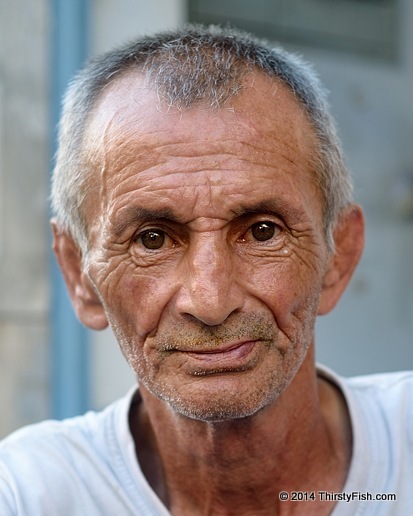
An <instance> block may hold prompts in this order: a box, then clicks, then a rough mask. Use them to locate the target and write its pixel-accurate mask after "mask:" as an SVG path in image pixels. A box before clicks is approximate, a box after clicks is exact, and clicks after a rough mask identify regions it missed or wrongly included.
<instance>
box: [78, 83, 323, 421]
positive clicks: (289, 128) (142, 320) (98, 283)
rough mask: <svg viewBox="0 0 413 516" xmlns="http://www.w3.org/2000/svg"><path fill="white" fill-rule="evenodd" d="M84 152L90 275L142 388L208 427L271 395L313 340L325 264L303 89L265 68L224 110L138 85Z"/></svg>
mask: <svg viewBox="0 0 413 516" xmlns="http://www.w3.org/2000/svg"><path fill="white" fill-rule="evenodd" d="M85 147H86V148H87V149H88V152H89V159H90V162H91V163H92V164H93V167H94V170H95V177H94V179H93V181H92V184H91V185H90V190H89V191H90V192H92V193H90V194H89V197H88V199H87V201H86V204H85V207H84V209H85V214H86V218H87V220H88V222H89V235H90V243H91V251H90V253H89V255H88V259H87V265H86V267H87V271H88V274H89V275H90V278H91V280H92V281H93V283H94V285H95V287H96V289H97V291H98V292H99V295H100V298H101V300H102V303H103V305H104V307H105V310H106V313H107V317H108V319H109V321H110V323H111V326H112V328H113V330H114V333H115V335H116V337H117V339H118V341H119V343H120V345H121V347H122V350H123V353H124V354H125V356H126V358H127V360H128V361H129V363H130V365H131V366H132V367H133V369H134V370H135V372H136V374H137V376H138V378H139V381H140V382H141V384H142V385H144V386H145V388H146V389H147V390H149V391H150V392H151V393H152V394H154V395H155V396H156V397H158V398H161V399H162V400H164V401H166V402H167V403H169V404H170V406H171V407H172V408H173V409H174V410H176V411H177V412H179V413H182V414H185V415H187V416H189V417H194V418H199V419H203V420H221V419H229V418H235V417H244V416H248V415H251V414H254V413H256V412H257V411H258V410H260V409H261V408H263V407H265V406H266V405H268V404H269V403H271V402H272V401H274V400H275V399H276V398H277V397H278V395H279V394H280V393H281V392H283V391H284V390H285V388H286V387H287V386H288V385H289V383H290V381H291V380H292V378H293V377H294V375H295V373H296V372H297V370H298V369H299V367H300V365H301V364H302V363H303V360H304V359H305V357H306V352H307V349H308V347H309V346H310V344H311V343H312V339H313V325H314V319H315V315H316V313H317V309H318V301H319V294H320V290H321V284H322V277H323V274H324V271H325V267H326V263H327V258H328V253H327V247H326V243H325V239H324V234H323V223H322V204H321V198H320V194H319V192H318V191H317V189H316V187H315V186H314V174H313V172H312V170H311V166H310V161H311V157H312V156H314V148H315V143H314V137H313V133H312V130H311V127H310V124H309V123H308V121H307V120H306V118H305V116H304V115H303V113H302V111H301V109H300V107H299V106H298V104H297V103H296V101H295V99H294V97H293V96H292V94H291V93H290V92H288V91H287V90H286V89H285V87H284V86H282V85H280V84H279V83H276V82H271V81H270V80H269V79H268V78H266V77H263V76H261V75H258V74H257V75H252V76H251V77H250V78H249V79H248V81H247V82H246V85H245V88H244V90H243V92H242V93H241V94H240V95H239V96H238V97H236V98H234V99H232V100H231V101H230V102H228V103H227V104H226V106H225V107H223V108H221V109H218V110H217V109H212V108H208V107H205V106H197V107H193V108H191V109H189V110H183V111H179V110H177V109H175V108H170V109H168V108H167V107H165V106H163V105H159V100H158V97H157V95H156V93H155V92H153V91H150V90H149V89H148V88H147V87H146V86H145V82H144V80H143V79H142V78H140V77H137V76H133V75H130V76H127V77H124V78H122V79H120V80H118V81H117V82H116V83H115V84H114V85H113V86H111V87H110V88H109V89H108V90H107V91H106V92H105V93H104V95H103V97H102V99H101V100H100V101H99V103H98V106H97V108H96V110H95V111H94V114H93V116H92V118H91V120H90V123H89V126H88V130H87V132H86V139H85Z"/></svg>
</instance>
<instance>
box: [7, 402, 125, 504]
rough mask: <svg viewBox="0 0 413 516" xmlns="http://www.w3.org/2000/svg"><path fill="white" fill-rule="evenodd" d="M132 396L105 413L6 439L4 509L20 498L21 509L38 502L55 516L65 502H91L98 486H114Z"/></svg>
mask: <svg viewBox="0 0 413 516" xmlns="http://www.w3.org/2000/svg"><path fill="white" fill-rule="evenodd" d="M127 398H128V399H122V400H119V401H118V402H115V403H114V404H112V405H110V406H109V407H107V408H106V409H105V410H103V411H102V412H89V413H87V414H85V415H84V416H80V417H75V418H70V419H67V420H64V421H45V422H42V423H38V424H35V425H31V426H28V427H25V428H23V429H21V430H18V431H16V432H14V433H13V434H11V435H10V436H9V437H7V438H6V439H4V440H3V441H2V442H1V443H0V509H1V510H2V508H3V507H4V506H5V504H6V503H7V504H8V505H12V504H15V503H17V502H16V501H17V500H18V503H19V505H21V504H23V503H27V504H33V507H34V506H35V505H36V504H39V507H42V510H50V511H51V512H50V514H52V513H53V511H54V510H55V508H57V507H61V505H59V504H61V503H65V502H63V499H65V500H70V503H74V502H73V501H74V500H76V499H78V500H80V499H82V498H84V500H83V499H82V503H86V497H88V496H92V492H93V491H94V490H97V489H99V485H100V489H101V488H102V485H106V486H110V485H112V484H113V483H114V482H115V481H116V475H115V474H114V473H113V462H114V461H115V460H118V462H119V461H120V459H118V452H117V446H118V444H117V434H118V432H119V429H118V427H119V425H120V424H121V423H120V420H125V421H124V424H125V426H126V421H127V403H128V402H129V401H130V399H129V398H130V397H129V396H128V397H127ZM95 484H96V485H95ZM98 484H99V485H98ZM82 486H86V487H87V489H85V488H84V487H82ZM83 491H84V492H83ZM88 491H89V493H90V494H89V493H88ZM62 493H64V494H65V495H64V496H62ZM54 497H55V498H56V499H55V500H54ZM59 498H60V500H59ZM45 504H46V505H45ZM1 510H0V512H1ZM33 511H34V509H33ZM33 514H37V512H36V511H34V512H33Z"/></svg>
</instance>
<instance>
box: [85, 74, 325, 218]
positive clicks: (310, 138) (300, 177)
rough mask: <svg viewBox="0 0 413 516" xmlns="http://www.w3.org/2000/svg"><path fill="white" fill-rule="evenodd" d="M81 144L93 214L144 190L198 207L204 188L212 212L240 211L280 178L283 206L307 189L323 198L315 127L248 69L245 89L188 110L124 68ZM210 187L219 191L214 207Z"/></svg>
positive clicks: (162, 200)
mask: <svg viewBox="0 0 413 516" xmlns="http://www.w3.org/2000/svg"><path fill="white" fill-rule="evenodd" d="M84 146H85V150H86V154H87V159H88V162H89V165H90V166H91V169H92V171H93V176H92V186H93V187H92V190H89V191H93V192H94V194H93V195H92V194H91V195H89V196H88V198H87V201H86V205H89V209H88V213H89V215H88V217H87V218H88V219H89V220H90V218H91V217H92V211H96V207H97V206H99V207H100V211H101V212H103V211H105V210H106V211H108V210H109V209H111V208H113V203H115V202H118V205H117V208H122V207H124V204H125V203H129V202H134V201H136V200H137V198H138V197H139V199H138V200H139V201H140V200H142V198H143V200H144V202H146V203H147V204H151V203H157V204H158V205H160V206H159V207H160V208H165V209H170V208H171V206H170V204H171V203H175V204H176V203H178V204H179V206H173V208H175V209H179V208H180V206H181V203H183V205H188V204H191V203H192V205H193V206H195V205H196V206H197V207H199V209H201V205H202V199H203V197H204V196H203V194H204V193H205V192H206V190H205V188H206V187H208V188H209V190H208V192H209V194H208V195H209V197H208V199H207V200H205V199H204V200H205V202H204V204H205V206H206V205H207V204H208V203H209V207H210V213H211V216H214V214H217V213H216V212H217V209H218V206H219V207H223V208H226V207H228V209H232V210H234V209H235V210H236V209H237V203H241V204H245V203H246V201H247V199H246V198H247V197H251V196H252V197H254V199H252V201H251V202H253V201H255V202H256V203H259V202H261V201H266V200H267V199H264V198H263V199H260V198H258V197H259V196H260V195H261V197H266V196H267V197H268V195H269V188H271V189H272V190H274V188H275V187H276V185H277V184H279V185H280V188H279V192H278V194H281V193H282V196H283V202H284V204H285V203H286V202H288V200H289V198H290V197H291V198H292V197H295V202H296V203H297V202H298V203H300V202H301V201H299V200H297V197H300V196H302V197H303V198H306V197H308V194H309V193H310V194H311V195H310V196H309V199H310V198H311V200H314V198H315V197H318V192H316V194H317V195H314V191H315V190H316V188H315V186H314V185H315V181H314V176H313V175H312V174H313V173H312V171H311V166H310V163H311V162H312V158H313V156H314V154H315V152H316V141H315V136H314V132H313V130H312V127H311V124H310V123H309V121H308V119H307V117H306V115H305V113H304V112H303V109H302V108H301V106H300V105H299V103H298V102H297V101H296V99H295V98H294V96H293V94H292V93H291V92H290V91H289V90H288V89H287V87H285V86H284V85H283V84H281V83H280V82H279V81H276V80H271V79H270V78H268V77H267V76H265V75H263V74H261V73H251V74H250V75H249V76H247V77H246V79H245V81H244V87H243V89H242V91H241V93H240V94H239V95H238V96H237V97H234V98H232V99H229V100H228V101H227V102H226V103H225V105H224V106H221V107H220V108H209V107H208V106H205V105H203V104H199V105H198V104H197V105H195V106H193V107H192V108H190V109H185V110H179V109H178V108H176V107H173V106H172V107H171V106H166V105H165V104H164V103H163V102H162V99H161V98H159V96H158V95H157V92H156V91H155V90H154V89H153V88H152V87H151V85H150V84H148V83H147V80H146V79H145V77H143V76H142V75H138V74H136V73H134V74H128V75H126V76H124V77H122V78H120V79H118V80H116V81H115V82H114V83H113V84H112V85H110V86H109V87H108V88H107V89H106V90H105V91H104V93H103V94H102V95H101V98H100V99H99V100H98V102H97V104H96V106H95V108H94V110H93V112H92V114H91V117H90V119H89V123H88V125H87V128H86V132H85V139H84ZM269 182H271V183H272V184H271V186H270V185H269ZM258 183H259V184H260V185H261V187H260V188H257V185H258ZM211 185H213V186H214V188H212V189H211ZM263 185H264V186H263ZM266 185H267V186H266ZM172 190H173V191H174V193H173V195H172V193H171V192H172ZM211 192H217V195H216V196H215V197H216V202H215V204H214V199H213V198H212V197H213V196H212V197H211V195H212V193H211ZM270 193H271V194H273V193H274V194H276V192H275V191H272V192H270ZM264 194H266V195H264ZM278 194H277V195H278ZM297 194H299V195H297ZM96 195H98V196H99V202H98V203H97V202H96V201H97V199H96ZM220 196H221V198H219V197H220ZM178 197H179V199H178ZM223 200H224V203H222V201H223ZM119 203H120V204H119ZM222 204H223V205H224V206H222ZM92 207H93V210H92ZM203 213H204V214H206V212H205V211H204V212H203ZM101 215H102V213H101ZM208 216H209V215H208ZM217 216H221V215H217Z"/></svg>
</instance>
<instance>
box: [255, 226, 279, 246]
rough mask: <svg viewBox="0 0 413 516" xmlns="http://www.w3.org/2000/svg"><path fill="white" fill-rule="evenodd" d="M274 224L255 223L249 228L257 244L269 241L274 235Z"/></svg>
mask: <svg viewBox="0 0 413 516" xmlns="http://www.w3.org/2000/svg"><path fill="white" fill-rule="evenodd" d="M275 228H276V226H275V224H273V223H272V222H257V223H255V224H253V225H252V226H251V234H252V236H253V237H254V238H255V240H258V241H259V242H264V241H265V240H270V239H271V238H272V237H273V236H274V235H275Z"/></svg>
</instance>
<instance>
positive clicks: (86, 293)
mask: <svg viewBox="0 0 413 516" xmlns="http://www.w3.org/2000/svg"><path fill="white" fill-rule="evenodd" d="M51 225H52V231H53V250H54V252H55V255H56V258H57V261H58V263H59V266H60V269H61V271H62V274H63V277H64V280H65V283H66V287H67V290H68V291H69V295H70V299H71V300H72V304H73V307H74V309H75V312H76V315H77V317H78V319H79V320H80V322H81V323H83V324H84V325H85V326H87V327H89V328H91V329H92V330H103V329H105V328H106V327H107V326H108V320H107V318H106V314H105V310H104V308H103V305H102V303H101V301H100V299H99V296H98V294H97V292H96V290H95V287H94V286H93V284H92V281H91V280H90V278H89V276H88V274H87V273H86V272H85V271H84V270H83V267H82V253H81V251H80V249H79V247H78V245H77V244H76V242H75V241H74V240H73V237H72V236H71V235H70V234H69V233H68V232H67V231H63V230H61V229H59V228H58V226H57V224H56V222H55V221H53V220H52V221H51Z"/></svg>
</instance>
